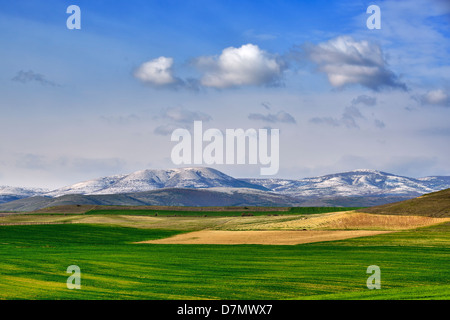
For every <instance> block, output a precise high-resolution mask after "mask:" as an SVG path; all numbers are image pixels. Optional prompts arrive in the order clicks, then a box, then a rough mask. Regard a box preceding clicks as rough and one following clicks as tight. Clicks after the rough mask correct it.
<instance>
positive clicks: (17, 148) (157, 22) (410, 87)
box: [0, 0, 450, 188]
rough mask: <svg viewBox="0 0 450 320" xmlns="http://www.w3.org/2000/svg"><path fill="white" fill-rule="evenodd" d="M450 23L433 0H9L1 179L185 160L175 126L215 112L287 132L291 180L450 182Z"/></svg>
mask: <svg viewBox="0 0 450 320" xmlns="http://www.w3.org/2000/svg"><path fill="white" fill-rule="evenodd" d="M71 4H75V5H78V6H79V7H80V8H81V29H80V30H68V29H67V27H66V20H67V18H68V17H69V14H67V13H66V9H67V7H68V6H69V5H71ZM371 4H375V5H378V6H379V7H380V10H381V29H380V30H370V29H368V28H367V27H366V20H367V18H368V17H369V14H367V13H366V9H367V7H368V6H369V5H371ZM449 17H450V6H449V5H448V4H446V2H445V1H424V0H418V1H374V2H370V1H314V2H311V1H214V0H208V1H56V0H55V1H20V0H19V1H14V2H11V1H0V43H1V48H2V49H1V50H0V83H1V85H0V108H1V112H2V117H1V119H0V137H1V138H0V184H1V185H15V186H43V187H49V188H53V187H60V186H62V185H66V184H71V183H75V182H78V181H81V180H86V179H90V178H95V177H99V176H105V175H111V174H119V173H127V172H132V171H135V170H141V169H147V168H171V167H175V165H174V164H173V163H172V162H171V159H170V152H171V149H172V147H173V145H174V144H173V143H172V142H171V141H170V132H171V131H172V130H173V129H174V128H178V127H180V128H188V129H191V128H192V124H193V121H194V120H200V119H205V121H204V123H205V124H204V125H205V127H210V128H218V129H219V130H222V131H224V130H225V129H227V128H244V129H247V128H255V129H258V128H268V127H270V128H277V129H280V170H279V173H278V175H277V176H276V177H283V178H303V177H307V176H314V175H320V174H327V173H335V172H340V171H346V170H352V169H359V168H368V169H378V170H383V171H387V172H391V173H395V174H400V175H408V176H413V177H422V176H427V175H450V167H448V163H449V162H450V148H448V147H447V146H448V145H449V142H450V125H449V121H448V119H449V116H450V63H449V54H450V42H449V36H450V28H449V23H450V18H449ZM233 57H238V58H239V59H241V60H239V61H240V62H238V63H236V62H235V61H234V60H233ZM239 63H241V64H239ZM154 67H158V68H162V70H163V72H162V73H158V74H156V73H154V72H153V71H152V70H153V69H152V68H154ZM286 119H294V121H288V120H286ZM215 168H217V169H218V170H221V171H223V172H225V173H227V174H230V175H233V176H236V177H259V166H250V165H216V166H215Z"/></svg>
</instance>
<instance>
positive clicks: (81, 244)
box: [0, 223, 450, 299]
mask: <svg viewBox="0 0 450 320" xmlns="http://www.w3.org/2000/svg"><path fill="white" fill-rule="evenodd" d="M180 232H182V231H170V230H158V229H138V228H125V227H118V226H107V225H94V224H61V225H21V226H1V227H0V257H1V260H0V299H449V298H450V246H449V244H450V223H446V224H442V225H439V226H433V227H427V228H421V229H417V230H413V231H403V232H397V233H391V234H384V235H378V236H372V237H364V238H357V239H352V240H343V241H334V242H322V243H312V244H304V245H294V246H271V245H161V244H159V245H156V244H134V243H133V242H135V241H142V240H150V239H158V238H164V237H167V236H170V235H174V234H177V233H180ZM69 265H78V266H79V267H80V268H81V286H82V287H81V290H69V289H67V287H66V280H67V277H68V276H69V275H70V274H67V273H66V269H67V267H68V266H69ZM369 265H378V266H379V267H380V268H381V286H382V288H381V290H369V289H367V287H366V280H367V277H368V276H369V275H368V274H366V268H367V267H368V266H369Z"/></svg>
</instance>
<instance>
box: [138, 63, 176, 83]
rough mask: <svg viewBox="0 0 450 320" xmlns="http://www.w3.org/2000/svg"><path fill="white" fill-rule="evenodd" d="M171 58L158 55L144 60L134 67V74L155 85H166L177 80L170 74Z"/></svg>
mask: <svg viewBox="0 0 450 320" xmlns="http://www.w3.org/2000/svg"><path fill="white" fill-rule="evenodd" d="M172 66H173V59H172V58H168V57H159V58H156V59H153V60H150V61H147V62H144V63H143V64H141V65H140V66H139V68H137V69H136V71H135V72H134V76H135V77H136V78H137V79H139V80H141V81H142V82H146V83H149V84H152V85H155V86H167V85H172V84H175V83H176V82H177V79H176V78H175V77H174V76H173V74H172Z"/></svg>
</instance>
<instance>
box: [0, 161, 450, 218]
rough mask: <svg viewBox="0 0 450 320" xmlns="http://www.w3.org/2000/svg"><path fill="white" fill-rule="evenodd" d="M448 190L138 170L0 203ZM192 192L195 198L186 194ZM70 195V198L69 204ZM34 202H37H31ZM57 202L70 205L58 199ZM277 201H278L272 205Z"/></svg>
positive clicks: (343, 202) (355, 200) (427, 184)
mask: <svg viewBox="0 0 450 320" xmlns="http://www.w3.org/2000/svg"><path fill="white" fill-rule="evenodd" d="M447 188H450V177H446V176H433V177H425V178H418V179H415V178H408V177H403V176H398V175H394V174H390V173H386V172H381V171H376V170H354V171H349V172H343V173H336V174H329V175H324V176H319V177H311V178H303V179H298V180H292V179H291V180H289V179H270V178H269V179H235V178H233V177H231V176H228V175H226V174H224V173H222V172H220V171H218V170H215V169H211V168H204V167H201V168H179V169H169V170H142V171H137V172H133V173H130V174H122V175H114V176H109V177H103V178H98V179H93V180H89V181H85V182H80V183H76V184H74V185H71V186H67V187H63V188H60V189H56V190H53V191H45V190H42V189H26V188H12V187H0V203H2V202H3V204H2V205H1V206H0V210H7V211H8V210H19V209H17V208H24V207H27V208H31V207H39V206H42V205H46V204H48V202H51V201H53V200H52V199H51V198H55V200H57V202H55V203H60V202H61V201H63V200H64V201H63V202H61V203H65V204H67V203H76V204H78V203H85V202H89V201H91V202H92V201H94V202H96V201H100V202H101V203H114V204H115V205H117V204H120V203H123V205H127V204H128V205H129V204H133V205H139V203H147V204H149V203H158V204H161V203H165V205H174V204H177V205H182V204H183V203H184V204H185V205H186V204H187V203H189V205H199V204H200V203H208V204H210V205H212V204H213V203H252V205H258V203H259V204H260V205H263V203H266V204H267V203H271V204H272V205H273V204H276V203H277V201H278V202H279V204H288V203H296V204H297V205H298V204H299V203H301V205H309V206H311V205H312V206H323V205H332V206H336V205H337V206H371V205H378V204H384V203H390V202H395V201H400V200H405V199H410V198H414V197H417V196H419V195H422V194H425V193H430V192H434V191H439V190H443V189H447ZM193 189H196V190H198V192H192V193H190V192H191V191H192V190H193ZM159 190H160V191H161V192H159ZM165 190H166V191H165ZM153 191H155V192H153ZM157 191H158V192H157ZM145 192H151V194H145ZM140 193H143V194H145V195H143V196H144V198H142V199H141V200H137V199H140V198H139V197H140V196H139V194H140ZM179 193H183V194H184V195H185V196H186V195H188V194H190V195H192V197H193V198H189V197H188V196H186V197H185V198H183V200H176V199H177V196H178V194H179ZM264 194H267V197H266V196H263V195H264ZM70 195H72V196H73V197H72V198H70ZM107 195H111V196H110V197H109V196H108V197H107V198H101V197H103V196H107ZM219 195H220V197H222V198H221V199H222V200H223V201H222V200H221V201H222V202H221V201H219V198H217V199H216V200H217V201H216V202H214V198H215V197H219ZM33 196H41V197H36V198H32V197H33ZM77 196H83V197H84V196H85V197H86V198H83V197H81V198H82V199H81V198H80V197H77ZM2 197H3V198H2ZM58 197H62V198H64V197H69V198H70V199H69V198H67V199H66V198H64V199H62V198H61V199H58ZM92 197H100V198H98V199H97V198H95V199H94V198H92ZM268 197H269V198H268ZM277 197H278V200H276V198H277ZM23 198H27V199H23ZM17 199H20V200H17ZM105 199H106V200H105ZM124 199H126V200H124ZM225 199H226V201H225ZM14 200H17V201H14ZM69 200H70V201H69ZM58 201H60V202H58ZM83 201H84V202H83ZM102 201H103V202H102ZM105 201H106V202H105ZM224 201H225V202H224ZM5 202H8V203H5ZM35 202H36V203H35ZM30 203H31V204H30Z"/></svg>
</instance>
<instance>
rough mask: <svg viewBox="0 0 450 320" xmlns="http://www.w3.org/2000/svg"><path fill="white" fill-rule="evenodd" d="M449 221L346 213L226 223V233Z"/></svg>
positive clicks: (405, 225)
mask: <svg viewBox="0 0 450 320" xmlns="http://www.w3.org/2000/svg"><path fill="white" fill-rule="evenodd" d="M447 221H450V218H432V217H424V216H394V215H377V214H368V213H362V212H354V211H345V212H335V213H326V214H318V215H311V216H299V217H294V218H291V219H286V220H285V221H269V220H266V221H263V222H255V223H247V224H237V223H234V222H235V221H230V222H229V223H227V224H223V225H222V226H221V227H220V229H222V230H224V229H226V230H388V231H396V230H406V229H415V228H419V227H425V226H430V225H433V224H438V223H443V222H447Z"/></svg>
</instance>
